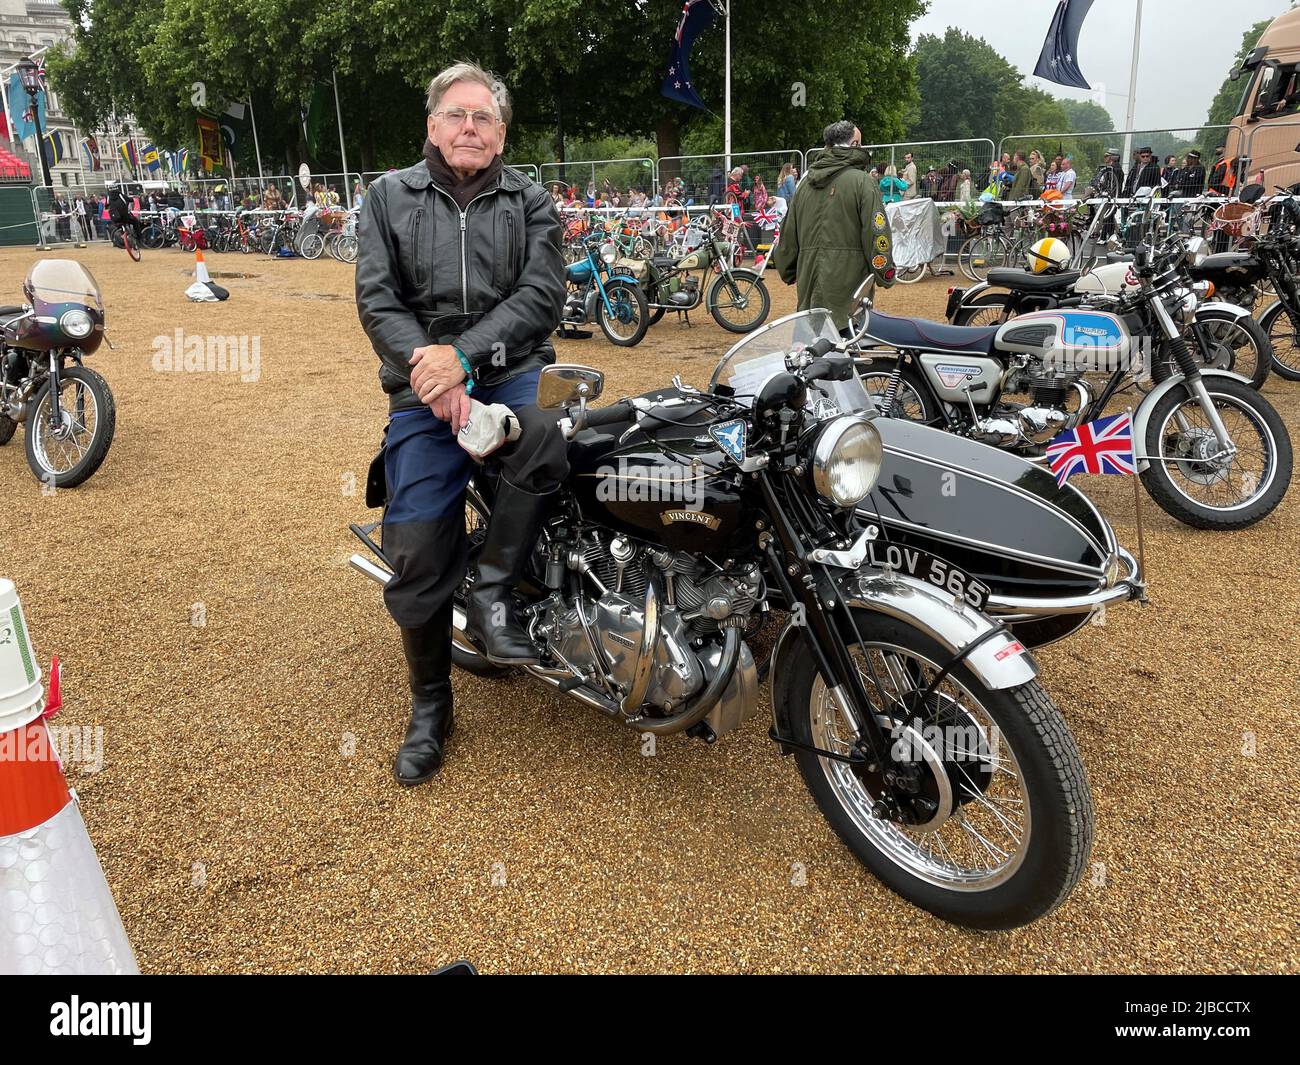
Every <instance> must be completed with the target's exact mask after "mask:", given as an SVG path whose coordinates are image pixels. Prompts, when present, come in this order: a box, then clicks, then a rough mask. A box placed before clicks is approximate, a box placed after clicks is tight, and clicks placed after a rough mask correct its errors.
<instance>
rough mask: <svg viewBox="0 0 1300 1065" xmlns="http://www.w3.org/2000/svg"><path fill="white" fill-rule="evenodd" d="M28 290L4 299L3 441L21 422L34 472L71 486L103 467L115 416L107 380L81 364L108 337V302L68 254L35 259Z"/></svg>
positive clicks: (0, 312) (0, 364) (0, 314)
mask: <svg viewBox="0 0 1300 1065" xmlns="http://www.w3.org/2000/svg"><path fill="white" fill-rule="evenodd" d="M23 294H24V295H25V296H26V297H27V301H28V302H27V305H26V306H23V307H19V306H8V307H0V444H6V443H8V442H9V440H10V439H11V438H12V437H13V435H14V432H15V431H16V430H17V428H18V426H19V424H22V425H24V428H25V435H24V442H25V445H26V448H25V449H26V452H27V465H28V467H29V468H30V469H31V471H32V473H33V474H34V475H35V476H36V477H37V479H38V480H40V481H41V482H42V483H44V484H47V485H51V486H53V487H55V488H72V487H74V486H75V485H79V484H81V483H82V482H83V481H84V480H86V479H87V478H88V477H89V476H90V475H91V474H93V473H94V472H95V471H96V470H97V469H99V467H100V465H101V464H102V463H103V461H104V457H105V456H106V455H107V454H108V449H109V446H110V445H111V444H112V443H113V430H114V428H115V426H116V423H117V408H116V405H115V404H114V402H113V393H112V392H111V391H110V390H109V387H108V382H107V381H105V380H104V378H102V377H101V376H100V375H99V374H97V373H96V372H95V371H94V370H91V369H89V368H88V367H86V366H84V365H83V364H82V360H83V359H84V358H85V357H86V356H87V355H91V354H93V353H94V352H95V351H97V350H98V348H99V345H100V343H101V342H102V341H104V340H105V339H106V337H105V335H104V304H103V301H102V300H101V298H100V294H99V285H98V284H96V282H95V279H94V277H92V276H91V273H90V271H89V270H87V269H86V268H85V267H84V266H82V265H81V263H79V262H74V261H72V260H70V259H42V260H41V261H40V262H38V263H36V264H35V265H34V266H33V267H32V268H31V270H29V271H28V273H27V279H26V280H25V281H24V282H23ZM109 347H110V348H111V347H112V345H111V344H110V345H109ZM69 363H71V365H69Z"/></svg>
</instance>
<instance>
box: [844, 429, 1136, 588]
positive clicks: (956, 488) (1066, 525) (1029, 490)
mask: <svg viewBox="0 0 1300 1065" xmlns="http://www.w3.org/2000/svg"><path fill="white" fill-rule="evenodd" d="M873 424H874V425H875V426H876V428H877V429H879V430H880V435H881V441H882V444H883V448H884V461H883V464H882V467H881V473H880V480H879V481H878V482H877V484H876V487H875V489H874V490H873V491H872V493H871V495H870V496H868V497H867V500H866V501H865V502H864V503H863V505H862V507H861V508H860V510H861V511H862V512H863V513H864V514H866V515H868V516H871V517H874V518H877V519H878V520H879V521H880V522H881V523H883V525H884V526H885V530H886V532H887V533H888V534H889V536H890V537H891V538H892V539H896V540H901V541H903V542H907V543H912V544H914V545H915V546H917V547H921V548H923V549H925V550H929V551H931V552H933V553H934V554H937V555H939V556H940V557H943V558H946V559H948V560H949V561H951V562H953V563H954V564H956V565H959V566H961V567H962V568H963V569H965V570H967V571H968V572H970V573H972V574H974V575H975V576H977V577H979V578H980V579H981V580H983V581H985V582H986V583H988V584H989V585H990V586H991V587H993V588H994V589H995V590H996V591H998V592H1003V593H1011V592H1025V591H1029V590H1031V589H1034V590H1036V593H1037V594H1042V595H1054V594H1070V593H1076V592H1079V591H1091V590H1093V589H1095V588H1097V587H1098V586H1099V584H1100V583H1101V581H1102V580H1103V579H1104V576H1105V571H1106V566H1107V564H1108V563H1109V561H1110V559H1111V556H1112V555H1113V554H1114V552H1115V540H1114V534H1113V532H1112V531H1111V529H1110V526H1109V524H1108V523H1107V522H1106V521H1105V520H1104V519H1103V518H1102V517H1101V515H1100V514H1098V513H1097V510H1096V509H1095V508H1094V507H1093V506H1092V504H1091V503H1090V502H1089V501H1088V499H1087V498H1086V497H1085V496H1084V495H1083V494H1082V493H1080V492H1079V491H1077V490H1076V489H1074V488H1073V487H1071V486H1069V485H1066V486H1065V487H1063V488H1062V487H1058V486H1057V484H1056V478H1055V477H1053V476H1052V474H1051V473H1050V472H1048V471H1047V470H1046V469H1043V468H1041V467H1038V466H1035V465H1033V464H1032V463H1029V462H1026V461H1024V460H1023V459H1021V458H1018V457H1017V456H1015V455H1012V454H1009V453H1008V452H1005V451H1001V450H999V449H997V448H992V447H987V446H985V445H984V444H977V443H975V442H974V441H971V440H966V439H963V438H961V437H957V436H952V435H951V434H949V433H946V432H944V431H942V430H939V429H931V428H929V427H927V426H924V425H917V424H915V423H913V422H908V421H904V420H901V419H896V418H877V419H876V420H875V421H874V423H873Z"/></svg>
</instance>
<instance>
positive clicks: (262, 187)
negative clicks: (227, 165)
mask: <svg viewBox="0 0 1300 1065" xmlns="http://www.w3.org/2000/svg"><path fill="white" fill-rule="evenodd" d="M248 117H249V118H250V119H252V121H253V153H254V154H255V155H256V156H257V189H258V192H257V199H258V202H259V204H260V202H261V199H262V196H263V194H264V193H265V192H266V183H265V182H264V181H263V179H262V146H261V145H260V144H259V143H258V142H257V112H256V111H254V110H253V98H252V97H251V96H250V97H249V98H248Z"/></svg>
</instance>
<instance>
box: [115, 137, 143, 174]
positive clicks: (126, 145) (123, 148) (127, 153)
mask: <svg viewBox="0 0 1300 1065" xmlns="http://www.w3.org/2000/svg"><path fill="white" fill-rule="evenodd" d="M117 154H118V155H120V156H121V157H122V161H123V162H124V163H126V165H127V166H128V167H130V168H131V173H132V174H134V173H135V172H136V169H137V168H138V167H139V165H140V160H139V158H138V157H137V156H136V153H135V141H133V140H125V141H123V142H122V143H121V144H119V145H118V146H117Z"/></svg>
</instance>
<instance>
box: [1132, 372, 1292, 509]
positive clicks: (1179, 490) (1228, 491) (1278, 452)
mask: <svg viewBox="0 0 1300 1065" xmlns="http://www.w3.org/2000/svg"><path fill="white" fill-rule="evenodd" d="M1202 380H1203V381H1204V384H1205V388H1206V391H1207V392H1208V393H1209V396H1210V400H1211V402H1212V403H1213V405H1214V408H1215V410H1216V411H1217V412H1218V415H1219V418H1220V419H1221V420H1222V422H1223V426H1224V428H1225V429H1226V430H1227V431H1228V436H1229V439H1230V440H1231V443H1232V449H1231V450H1225V449H1224V448H1222V447H1221V446H1220V445H1219V440H1218V437H1217V436H1216V435H1215V432H1214V427H1213V425H1212V424H1211V422H1210V419H1209V416H1208V415H1207V414H1206V412H1205V411H1204V410H1202V408H1201V404H1200V401H1199V400H1197V398H1196V397H1195V396H1194V395H1192V394H1191V393H1190V392H1189V390H1188V389H1187V388H1186V387H1183V386H1179V387H1176V388H1173V389H1172V390H1170V391H1169V392H1167V393H1165V395H1163V396H1162V397H1161V398H1160V399H1159V400H1157V401H1156V404H1155V406H1154V407H1153V408H1152V409H1151V414H1150V416H1149V419H1148V421H1147V429H1146V439H1145V440H1144V441H1143V443H1144V444H1145V448H1144V450H1145V452H1146V455H1147V456H1148V457H1149V459H1150V466H1149V467H1148V468H1147V469H1146V470H1145V471H1144V472H1143V473H1142V483H1143V484H1144V485H1146V489H1147V491H1148V492H1150V493H1151V498H1152V499H1154V500H1155V501H1156V503H1157V504H1158V505H1159V506H1160V507H1161V509H1163V510H1164V511H1165V512H1166V513H1168V514H1171V515H1172V516H1173V517H1175V518H1177V519H1178V520H1179V521H1181V522H1183V523H1185V524H1187V525H1191V526H1193V527H1194V528H1197V529H1217V530H1229V529H1244V528H1246V527H1247V526H1250V525H1254V524H1255V523H1256V522H1257V521H1260V520H1262V519H1263V518H1264V517H1265V516H1267V515H1268V514H1269V513H1271V512H1272V510H1273V509H1274V508H1275V507H1276V506H1277V505H1278V504H1279V503H1281V502H1282V497H1283V496H1285V495H1286V490H1287V488H1288V486H1289V485H1290V483H1291V461H1292V460H1291V438H1290V436H1289V435H1288V434H1287V430H1286V426H1285V425H1284V424H1283V422H1282V418H1281V417H1280V416H1279V415H1278V413H1277V411H1276V410H1274V409H1273V405H1272V404H1271V403H1269V402H1268V400H1267V399H1265V398H1264V397H1263V396H1261V395H1260V394H1259V393H1258V392H1256V391H1255V390H1254V389H1253V388H1251V387H1250V386H1249V385H1244V384H1242V383H1241V382H1240V381H1234V380H1232V379H1231V378H1227V377H1205V378H1203V379H1202Z"/></svg>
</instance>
